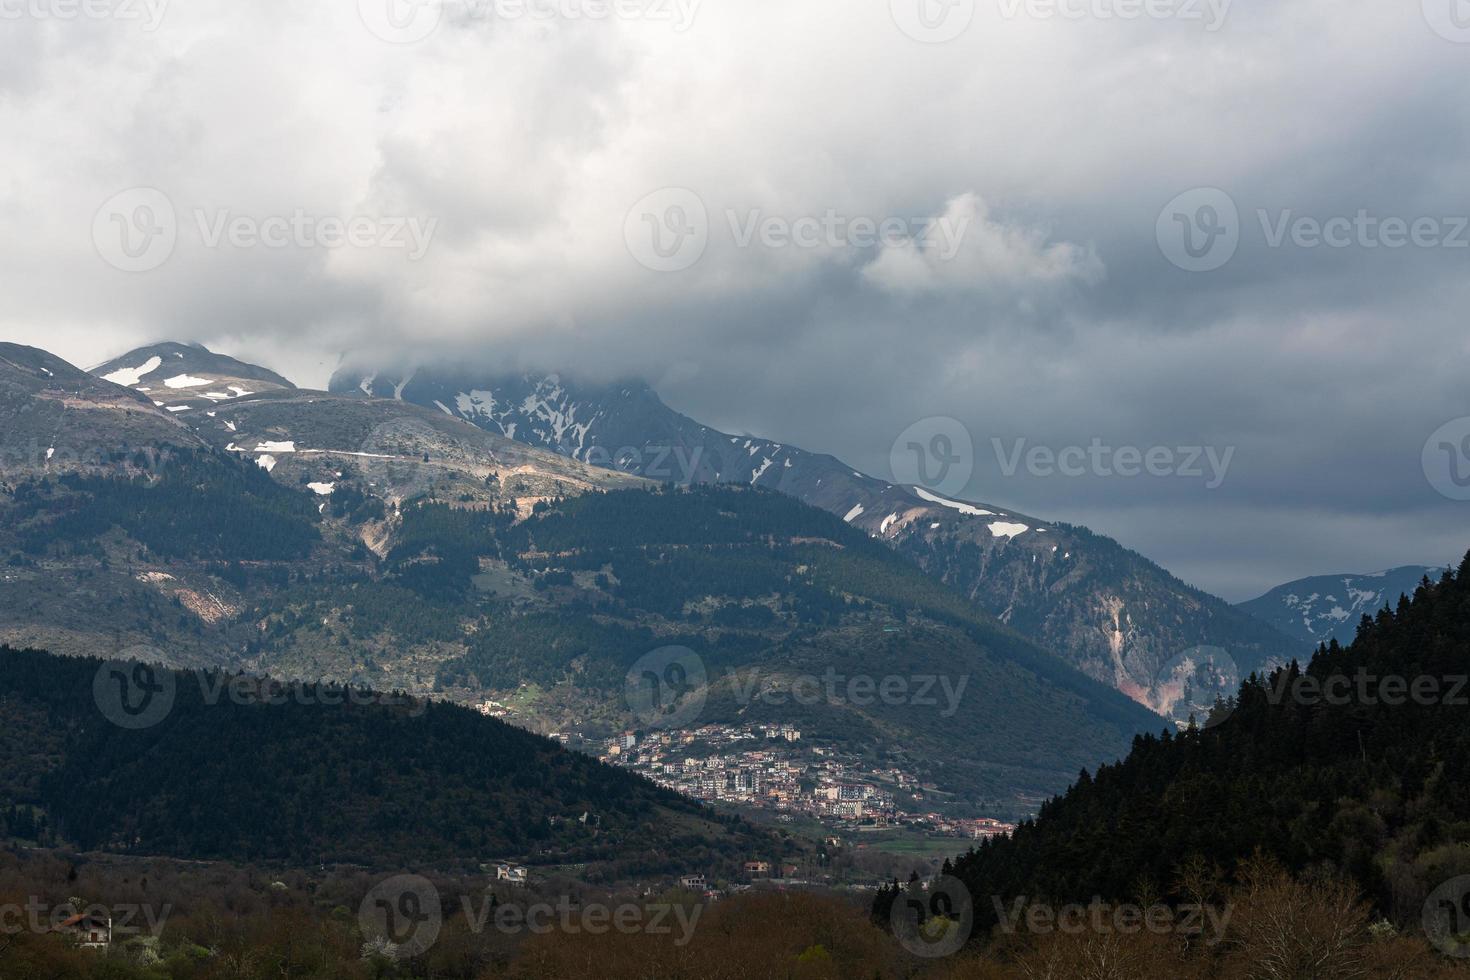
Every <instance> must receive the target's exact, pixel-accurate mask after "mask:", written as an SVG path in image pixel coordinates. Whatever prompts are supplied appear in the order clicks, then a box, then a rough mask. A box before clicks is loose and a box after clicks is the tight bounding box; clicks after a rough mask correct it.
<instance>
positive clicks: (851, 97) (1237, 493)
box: [0, 0, 1470, 599]
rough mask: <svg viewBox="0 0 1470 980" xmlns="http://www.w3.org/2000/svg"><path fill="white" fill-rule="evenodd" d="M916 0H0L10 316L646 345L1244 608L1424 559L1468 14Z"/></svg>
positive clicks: (1461, 198)
mask: <svg viewBox="0 0 1470 980" xmlns="http://www.w3.org/2000/svg"><path fill="white" fill-rule="evenodd" d="M1445 2H1446V4H1448V3H1449V0H1445ZM918 4H919V0H913V2H912V3H909V2H907V0H895V2H893V3H879V4H873V5H866V6H863V7H861V9H855V8H853V7H852V6H851V5H850V4H841V3H838V2H836V0H820V2H814V3H804V4H800V5H790V4H781V3H777V2H775V0H753V2H749V3H743V4H740V5H738V6H730V5H723V4H712V3H688V4H682V5H681V4H659V5H652V4H650V5H646V6H647V7H648V8H649V9H645V8H644V6H640V5H635V6H637V7H638V9H639V10H640V11H641V12H642V13H643V14H644V15H643V16H637V17H623V16H619V17H607V18H600V19H599V18H579V19H570V18H551V19H546V18H530V17H516V16H510V15H507V14H504V13H503V12H501V11H500V10H499V9H498V8H497V7H496V5H490V4H460V3H447V4H443V5H437V4H427V5H423V7H424V10H416V9H410V10H406V11H404V13H405V17H404V18H398V19H397V20H394V19H392V18H390V19H389V20H388V21H383V19H382V17H381V16H380V15H381V13H382V11H380V10H378V9H377V6H376V5H372V4H368V5H359V4H352V3H347V4H337V5H327V6H322V7H314V8H298V7H292V6H289V5H278V4H271V5H268V7H267V12H266V13H264V14H260V13H259V12H256V11H249V12H247V11H245V10H244V9H242V8H240V7H239V6H238V5H232V4H227V3H224V2H221V0H200V2H196V3H190V4H188V5H186V6H185V5H178V4H153V5H137V14H138V15H137V16H134V17H121V16H120V17H118V18H113V19H105V20H86V19H83V20H75V21H71V20H62V19H60V18H55V17H52V18H45V17H34V16H27V17H21V18H19V19H15V20H8V21H7V25H8V27H7V30H6V32H5V34H4V37H3V38H0V66H3V67H0V92H3V93H4V99H3V100H0V125H3V127H4V131H5V132H6V133H7V134H9V138H8V140H7V168H8V173H9V174H10V178H11V179H10V181H9V182H7V183H5V184H3V185H0V213H3V214H4V215H5V216H6V222H7V226H8V227H11V228H13V229H20V230H23V231H24V233H23V234H14V235H11V236H9V237H8V238H7V239H6V242H7V244H5V245H0V253H3V254H0V267H3V268H4V269H5V270H6V272H5V274H4V284H5V297H6V301H5V304H4V308H3V309H0V335H3V336H5V337H7V338H9V339H13V340H16V341H19V342H22V343H26V344H31V345H37V346H43V347H45V348H46V349H48V350H52V351H54V352H56V353H57V354H59V355H60V356H63V357H65V358H67V359H68V360H69V361H71V362H72V363H77V364H83V365H91V364H95V363H98V362H99V361H101V360H102V359H104V358H106V357H108V356H110V355H111V354H114V353H116V352H119V351H122V350H127V349H129V348H131V347H136V346H138V345H140V344H143V343H147V342H150V341H153V340H155V339H157V338H159V337H171V336H182V337H191V338H194V337H197V338H198V339H200V340H202V341H203V342H205V343H206V344H208V345H209V346H211V347H214V348H216V349H229V350H232V351H234V352H236V353H237V354H239V355H240V356H242V357H244V358H246V359H248V360H253V361H257V362H264V363H270V364H272V365H275V366H276V368H277V370H280V371H281V372H283V373H284V374H285V375H286V376H288V377H291V378H292V379H293V380H295V381H296V382H297V383H298V384H301V385H305V386H315V387H322V386H324V385H325V384H326V381H327V377H328V376H329V374H330V373H331V371H332V369H333V365H334V363H335V357H336V354H337V352H339V351H341V350H344V349H359V350H381V351H384V352H387V353H389V354H391V355H392V356H393V357H403V356H405V355H409V354H413V353H415V352H417V351H422V350H431V349H432V350H435V351H452V352H454V354H455V356H457V357H458V358H468V357H482V356H487V355H494V356H495V357H497V358H498V359H500V360H502V361H514V362H516V363H517V364H518V365H520V366H525V367H528V368H535V369H537V370H540V371H544V372H554V371H564V372H577V373H582V374H587V375H592V376H596V377H599V378H603V379H610V378H618V377H626V376H637V377H642V378H646V379H648V380H650V381H651V382H655V383H657V386H658V388H659V390H660V392H661V393H662V394H663V396H664V397H665V398H666V399H668V401H669V402H670V403H671V404H673V405H676V406H677V407H678V408H679V409H680V410H681V411H684V412H685V413H687V414H689V415H691V416H693V417H696V418H700V419H705V420H708V421H709V422H710V423H711V424H713V425H717V426H719V427H720V428H722V429H728V430H734V431H747V430H748V431H754V432H763V433H766V434H768V435H769V436H770V437H772V438H776V439H781V440H783V441H787V442H790V443H794V444H798V445H820V446H824V447H828V448H830V450H831V451H833V452H834V454H836V455H838V456H840V457H841V458H843V459H847V460H850V461H852V462H853V463H854V464H855V465H858V466H860V468H862V469H864V470H865V471H869V472H882V471H883V462H884V461H885V460H886V458H887V455H888V451H889V446H890V444H891V443H892V441H893V439H894V437H895V436H896V435H897V434H898V433H901V432H903V431H904V430H905V429H906V428H907V427H908V426H909V425H911V424H912V423H914V422H915V421H917V420H919V419H924V418H929V417H949V418H955V419H959V420H961V421H963V422H964V423H965V424H966V425H967V426H968V427H969V428H970V430H971V431H972V432H973V434H974V440H975V444H976V445H977V447H980V451H979V458H977V460H976V464H977V465H976V467H975V477H974V485H973V486H972V487H971V488H969V492H970V495H972V496H975V497H978V498H981V499H987V500H998V501H1001V502H1004V503H1008V505H1019V504H1025V505H1027V506H1030V507H1032V509H1035V510H1040V511H1042V512H1046V511H1049V510H1056V511H1058V512H1061V511H1066V512H1068V513H1075V514H1079V515H1084V516H1085V518H1086V520H1087V523H1088V524H1089V525H1091V526H1094V527H1097V528H1099V529H1102V530H1105V531H1107V532H1108V533H1110V534H1113V535H1115V536H1117V537H1120V538H1123V539H1126V540H1129V541H1134V542H1138V544H1139V546H1140V547H1141V548H1143V549H1145V550H1146V551H1147V552H1148V553H1149V554H1151V555H1154V556H1156V557H1158V558H1159V559H1160V560H1162V561H1164V562H1166V563H1167V564H1169V565H1170V567H1173V568H1176V569H1178V570H1179V571H1180V572H1181V574H1183V575H1184V577H1185V578H1187V579H1188V580H1190V581H1192V582H1195V583H1197V584H1199V585H1201V586H1204V587H1206V588H1210V589H1211V590H1213V591H1216V592H1220V593H1222V594H1225V595H1227V596H1228V597H1230V598H1232V599H1244V598H1248V597H1249V596H1251V595H1256V594H1259V592H1260V591H1261V590H1262V589H1264V588H1266V587H1268V586H1270V585H1271V584H1272V583H1276V582H1281V581H1286V580H1290V579H1292V578H1295V577H1299V576H1301V575H1304V574H1311V573H1314V572H1316V571H1317V570H1319V569H1321V568H1332V567H1343V568H1351V567H1391V566H1395V565H1400V564H1404V563H1407V562H1417V561H1440V560H1444V561H1448V560H1450V559H1451V558H1452V557H1453V556H1452V555H1449V554H1437V553H1436V549H1442V548H1443V545H1441V544H1440V542H1441V541H1442V540H1443V539H1444V538H1445V537H1446V534H1447V532H1448V531H1450V530H1451V529H1452V528H1453V527H1454V524H1455V522H1456V520H1457V519H1458V510H1457V508H1456V507H1454V506H1452V504H1454V503H1458V502H1454V501H1446V500H1445V499H1444V498H1443V497H1442V496H1440V495H1439V494H1438V493H1436V492H1435V490H1434V488H1433V487H1432V486H1431V485H1430V484H1429V483H1428V482H1426V480H1425V479H1424V475H1423V472H1422V468H1421V465H1420V460H1419V456H1420V453H1421V450H1422V449H1423V448H1424V446H1425V444H1426V440H1427V439H1428V438H1429V436H1430V435H1431V433H1434V432H1435V431H1436V430H1437V429H1439V428H1440V427H1441V426H1442V425H1444V424H1445V423H1446V422H1449V421H1451V420H1454V419H1458V418H1461V417H1464V416H1465V415H1466V414H1467V408H1466V406H1465V404H1464V400H1463V395H1462V387H1461V385H1460V381H1461V379H1462V378H1463V375H1464V366H1465V365H1464V359H1465V356H1466V353H1467V352H1466V350H1465V348H1464V343H1463V325H1462V323H1461V316H1460V310H1462V309H1463V308H1464V307H1465V295H1464V294H1465V290H1466V288H1467V287H1466V285H1465V279H1464V276H1463V274H1462V272H1463V270H1462V264H1463V256H1464V254H1465V250H1464V249H1463V248H1460V247H1458V244H1459V239H1460V238H1462V237H1464V236H1463V235H1459V234H1457V233H1456V216H1463V215H1467V214H1470V196H1467V193H1466V191H1465V188H1464V185H1463V182H1462V181H1458V180H1457V179H1455V178H1454V176H1453V175H1455V174H1458V172H1459V169H1460V164H1461V161H1462V160H1463V159H1464V158H1465V155H1466V146H1465V139H1466V135H1465V134H1466V133H1470V126H1466V125H1465V115H1466V113H1467V112H1470V109H1467V107H1466V106H1465V104H1464V102H1463V100H1460V99H1457V98H1454V97H1453V96H1452V95H1451V94H1450V93H1452V92H1453V91H1455V86H1454V84H1453V82H1454V80H1455V79H1457V78H1460V77H1462V75H1463V73H1464V72H1465V71H1466V68H1465V59H1464V53H1465V50H1464V45H1463V44H1460V43H1456V42H1457V41H1459V40H1460V39H1461V38H1460V37H1459V33H1458V32H1456V31H1455V30H1452V29H1451V27H1449V26H1447V25H1452V24H1453V20H1451V19H1447V18H1445V17H1440V16H1438V15H1437V14H1433V13H1432V12H1431V11H1430V10H1429V8H1430V7H1435V4H1434V3H1430V4H1428V5H1427V6H1426V5H1420V4H1413V3H1410V4H1406V5H1390V4H1380V5H1355V6H1353V7H1351V8H1349V9H1344V8H1342V7H1341V5H1335V6H1328V5H1326V4H1325V3H1319V2H1316V0H1302V2H1292V3H1288V4H1272V3H1263V2H1262V3H1257V2H1250V3H1248V2H1244V0H1241V2H1236V3H1232V4H1164V5H1162V8H1163V9H1162V10H1161V11H1160V12H1159V13H1157V14H1150V15H1148V16H1139V17H1137V18H1121V17H1120V18H1115V19H1103V18H1094V17H1091V16H1071V15H1064V14H1063V13H1062V12H1061V7H1063V6H1066V5H1059V6H1058V8H1057V9H1055V10H1053V9H1052V8H1051V6H1050V5H1044V4H1026V3H1021V4H999V5H984V4H977V5H969V4H953V5H947V6H946V5H938V4H936V5H934V11H931V13H935V15H936V16H938V14H943V17H942V18H941V20H940V21H938V22H935V21H934V18H933V17H928V18H927V19H926V18H925V17H921V16H919V14H920V10H919V7H918ZM42 6H43V7H44V5H42ZM653 6H658V7H659V8H661V9H662V10H663V11H664V12H665V13H666V16H652V10H651V8H652V7H653ZM1076 6H1077V9H1079V10H1082V11H1083V12H1084V13H1089V12H1090V11H1091V9H1092V7H1091V6H1089V5H1086V4H1081V5H1076ZM1103 6H1105V7H1106V6H1108V5H1107V4H1106V3H1104V4H1103ZM1421 7H1424V8H1425V9H1421ZM1186 8H1192V12H1193V13H1194V14H1197V16H1191V15H1189V14H1190V13H1191V10H1189V9H1186ZM1068 9H1069V10H1071V9H1072V8H1070V7H1069V8H1068ZM1150 9H1151V10H1152V9H1154V8H1152V7H1151V8H1150ZM145 10H147V11H151V12H152V14H156V15H157V16H151V15H147V16H145V15H144V13H145ZM1048 11H1051V12H1050V13H1049V12H1048ZM936 12H937V13H936ZM409 14H412V16H408V15H409ZM398 20H401V21H402V23H403V24H405V25H408V26H410V27H413V28H414V29H413V30H407V31H406V30H404V29H401V28H399V27H392V26H390V25H391V24H393V23H397V22H398ZM931 22H934V23H938V24H939V27H928V26H925V25H926V24H930V23H931ZM839 26H840V29H836V28H837V27H839ZM940 28H942V29H940ZM1304 36H1306V37H1312V38H1313V39H1314V40H1315V41H1317V42H1319V43H1312V44H1306V43H1302V40H1301V39H1302V38H1303V37H1304ZM322 50H331V51H332V53H333V56H332V58H331V59H322V58H320V57H319V56H318V55H319V53H320V52H321V51H322ZM264 51H268V52H270V54H269V56H263V55H262V52H264ZM877 66H881V68H879V67H877ZM506 79H514V80H515V82H514V85H513V86H512V88H513V90H514V97H513V98H512V97H501V95H502V94H504V93H506V92H507V85H506ZM95 93H106V95H105V97H103V98H96V97H93V96H94V94H95ZM1343 106H1351V107H1353V108H1352V111H1351V112H1344V111H1342V107H1343ZM1242 107H1249V111H1244V110H1243V109H1242ZM84 134H85V135H84ZM1176 202H1178V203H1177V204H1176ZM1206 208H1208V209H1209V210H1205V209H1206ZM1211 216H1213V217H1211ZM1196 219H1201V220H1200V221H1198V222H1196ZM1204 219H1209V220H1204ZM1424 221H1428V222H1431V224H1430V225H1429V226H1425V225H1423V224H1419V225H1417V227H1418V229H1419V230H1418V231H1417V232H1414V233H1413V235H1410V232H1411V231H1413V227H1414V226H1415V223H1416V222H1424ZM1344 222H1345V224H1344ZM1395 222H1398V223H1403V224H1405V225H1408V226H1410V227H1408V228H1407V229H1406V230H1405V232H1404V234H1403V235H1402V236H1398V235H1397V229H1396V225H1395ZM1227 225H1228V227H1227ZM955 232H962V233H960V234H957V235H955V234H952V233H955ZM655 233H657V234H659V235H660V236H662V240H661V242H660V243H659V244H658V246H657V248H658V249H659V250H661V251H663V252H664V253H666V254H667V256H668V258H667V259H663V260H658V261H649V255H650V254H653V255H654V256H655V257H656V256H657V252H653V253H650V252H649V249H650V248H652V247H653V239H652V235H653V234H655ZM1186 233H1188V234H1189V235H1191V236H1192V237H1191V240H1190V241H1189V242H1188V243H1185V242H1184V238H1183V236H1184V235H1185V234H1186ZM1172 236H1178V237H1179V245H1178V246H1177V247H1176V244H1175V242H1174V240H1173V237H1172ZM1400 237H1402V239H1403V240H1404V243H1403V244H1402V245H1395V244H1394V242H1395V241H1398V239H1399V238H1400ZM1411 238H1412V240H1410V239H1411ZM1180 248H1184V249H1185V251H1183V252H1181V251H1180V250H1179V249H1180ZM1189 250H1194V251H1196V252H1198V253H1199V255H1200V258H1198V259H1190V258H1188V251H1189ZM1180 255H1183V256H1184V258H1183V259H1179V256H1180ZM1171 256H1173V257H1174V259H1176V260H1178V261H1172V260H1171ZM1181 263H1182V264H1183V265H1185V266H1190V267H1198V268H1200V269H1201V270H1202V271H1193V272H1191V271H1187V269H1186V268H1182V267H1180V266H1181ZM650 266H654V267H668V268H669V269H670V271H656V268H653V267H650ZM1205 267H1209V268H1205ZM992 438H999V439H1002V440H1005V441H1007V442H1009V441H1011V440H1014V439H1018V438H1026V439H1027V440H1028V442H1029V443H1030V444H1032V445H1041V446H1044V447H1046V448H1048V449H1051V450H1053V451H1058V452H1059V451H1062V450H1064V449H1066V448H1067V447H1070V446H1074V445H1082V446H1086V445H1088V444H1089V443H1090V441H1091V440H1092V439H1093V438H1100V439H1103V440H1109V441H1111V442H1112V443H1114V444H1119V443H1126V444H1129V445H1132V446H1136V447H1138V448H1139V449H1140V450H1145V451H1146V450H1148V449H1150V448H1152V447H1155V446H1187V445H1209V446H1214V447H1216V448H1217V449H1218V450H1220V451H1222V452H1223V451H1224V450H1225V449H1226V448H1227V447H1232V446H1233V447H1235V448H1236V450H1237V454H1236V460H1237V462H1236V465H1235V466H1234V468H1233V469H1232V472H1231V474H1230V479H1229V480H1228V482H1226V483H1225V484H1224V485H1222V486H1221V487H1219V488H1217V489H1216V490H1214V491H1211V492H1210V493H1208V494H1205V493H1203V492H1201V491H1200V490H1199V488H1198V487H1192V486H1188V485H1185V484H1181V483H1179V482H1176V481H1170V480H1148V479H1142V480H1120V479H1114V478H1109V477H1096V476H1093V475H1091V474H1088V475H1086V476H1082V477H1078V478H1075V479H1072V478H1051V477H1037V476H1034V475H1032V474H1031V473H1030V472H1029V471H1027V470H1026V469H1024V468H1023V469H1022V470H1021V471H1020V472H1019V473H1017V474H1016V475H1014V476H1011V477H1007V476H1005V475H1003V474H1002V473H1001V472H1000V471H999V469H998V468H997V467H996V465H995V459H994V453H993V452H991V451H990V450H989V446H990V440H991V439H992ZM1347 542H1351V544H1348V543H1347ZM1206 555H1208V556H1209V557H1208V558H1206V557H1205V556H1206Z"/></svg>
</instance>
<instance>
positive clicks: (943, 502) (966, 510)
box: [911, 487, 995, 517]
mask: <svg viewBox="0 0 1470 980" xmlns="http://www.w3.org/2000/svg"><path fill="white" fill-rule="evenodd" d="M911 489H912V490H913V492H914V493H916V494H918V495H919V497H921V498H922V499H924V500H927V501H929V502H930V503H931V504H938V505H939V506H941V507H948V508H950V509H951V510H957V511H959V512H960V513H961V514H965V515H967V516H969V517H993V516H995V512H994V511H991V510H981V509H980V508H979V507H976V506H975V505H974V504H964V503H960V502H959V501H958V500H950V499H948V498H946V497H941V496H939V494H937V493H930V492H929V491H928V490H925V489H924V488H923V487H912V488H911Z"/></svg>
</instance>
